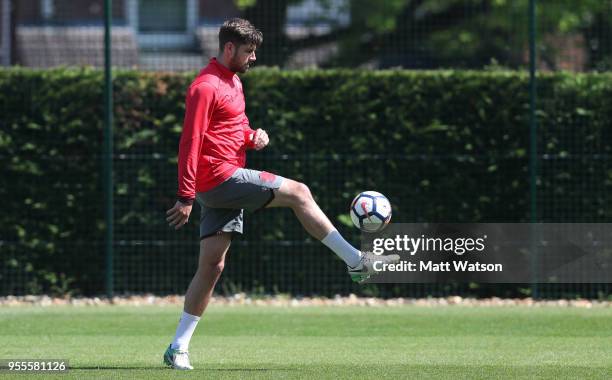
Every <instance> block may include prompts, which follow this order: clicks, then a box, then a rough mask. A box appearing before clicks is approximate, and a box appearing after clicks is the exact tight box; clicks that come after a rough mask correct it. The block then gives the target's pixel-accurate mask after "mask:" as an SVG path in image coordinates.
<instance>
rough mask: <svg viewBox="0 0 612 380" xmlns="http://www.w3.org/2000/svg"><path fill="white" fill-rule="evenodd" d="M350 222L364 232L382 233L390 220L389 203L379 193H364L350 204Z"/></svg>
mask: <svg viewBox="0 0 612 380" xmlns="http://www.w3.org/2000/svg"><path fill="white" fill-rule="evenodd" d="M351 220H352V221H353V224H355V226H356V227H357V228H359V229H360V230H362V231H364V232H379V231H382V230H383V229H384V228H385V227H387V224H388V223H389V221H390V220H391V203H389V200H388V199H387V198H386V197H385V196H384V195H382V194H381V193H379V192H376V191H364V192H363V193H360V194H358V195H357V196H356V197H355V199H353V201H352V202H351Z"/></svg>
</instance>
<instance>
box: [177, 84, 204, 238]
mask: <svg viewBox="0 0 612 380" xmlns="http://www.w3.org/2000/svg"><path fill="white" fill-rule="evenodd" d="M214 96H215V89H214V87H212V86H211V85H209V84H207V83H201V84H199V85H197V86H193V87H190V88H189V91H188V93H187V98H186V101H185V120H184V122H183V131H182V133H181V140H180V143H179V153H178V193H177V197H178V200H177V202H176V203H175V204H174V207H172V208H171V209H170V210H168V211H167V212H166V215H167V218H166V221H168V223H169V224H170V226H172V227H174V228H175V229H179V228H181V227H182V226H183V225H184V224H186V223H187V222H188V221H189V215H190V214H191V208H192V205H193V200H194V199H195V186H196V175H197V171H198V160H199V158H200V149H201V147H202V139H203V137H204V133H205V132H206V130H207V129H208V124H209V122H210V117H211V115H212V110H213V102H214Z"/></svg>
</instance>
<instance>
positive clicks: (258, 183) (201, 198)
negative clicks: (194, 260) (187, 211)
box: [196, 169, 285, 239]
mask: <svg viewBox="0 0 612 380" xmlns="http://www.w3.org/2000/svg"><path fill="white" fill-rule="evenodd" d="M284 180H285V179H284V178H283V177H281V176H278V175H275V174H272V173H268V172H260V171H258V170H251V169H238V170H236V172H234V174H233V175H232V176H231V177H230V178H228V179H227V180H226V181H225V182H223V183H222V184H220V185H218V186H216V187H214V188H212V189H210V190H208V191H206V192H203V193H197V194H196V199H197V201H198V203H199V204H200V207H201V208H202V214H201V216H200V239H204V238H207V237H209V236H212V235H216V234H218V233H221V232H238V233H242V225H243V210H247V211H251V212H253V211H257V210H260V209H262V208H264V207H266V206H267V205H268V203H270V202H271V201H272V199H274V192H273V191H272V190H273V189H278V188H279V187H280V186H281V184H282V183H283V181H284Z"/></svg>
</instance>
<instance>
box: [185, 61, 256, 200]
mask: <svg viewBox="0 0 612 380" xmlns="http://www.w3.org/2000/svg"><path fill="white" fill-rule="evenodd" d="M244 108H245V105H244V93H243V92H242V83H241V82H240V78H238V76H237V75H235V73H234V72H233V71H231V70H229V69H228V68H227V67H225V66H223V65H222V64H220V63H219V62H217V59H216V58H212V59H211V60H210V63H209V64H208V66H206V67H205V68H204V69H202V71H200V73H199V74H198V76H197V77H196V78H195V80H194V81H193V82H192V83H191V85H190V86H189V89H188V90H187V98H186V101H185V121H184V123H183V132H182V134H181V141H180V144H179V154H178V198H179V200H181V201H182V202H184V203H191V202H193V199H194V198H195V193H196V192H203V191H207V190H210V189H212V188H213V187H215V186H217V185H219V184H220V183H222V182H223V181H225V180H226V179H228V178H229V177H231V176H232V174H234V172H235V171H236V169H238V168H243V167H244V165H245V163H246V149H247V148H252V147H253V141H252V134H253V132H254V131H253V130H252V129H251V128H250V127H249V119H248V118H247V116H246V114H245V113H244Z"/></svg>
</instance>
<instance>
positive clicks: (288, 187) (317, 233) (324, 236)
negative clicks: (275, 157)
mask: <svg viewBox="0 0 612 380" xmlns="http://www.w3.org/2000/svg"><path fill="white" fill-rule="evenodd" d="M268 207H289V208H291V209H292V210H293V212H294V213H295V215H296V216H297V218H298V220H299V221H300V223H302V226H304V229H305V230H306V231H307V232H308V233H309V234H310V235H311V236H312V237H314V238H315V239H317V240H320V241H321V242H322V243H323V244H325V245H326V246H327V247H329V248H330V249H331V250H332V251H334V253H336V254H337V255H338V256H340V258H341V259H342V260H344V262H346V264H347V265H348V266H349V267H356V266H357V265H359V263H360V260H361V252H359V250H357V249H355V248H354V247H353V246H352V245H350V244H349V243H348V242H347V241H346V240H344V238H343V237H342V236H341V235H340V234H339V233H338V231H337V230H336V228H334V226H333V224H332V223H331V221H330V220H329V218H328V217H327V216H326V215H325V213H323V211H321V208H320V207H319V205H318V204H317V202H315V200H314V198H313V197H312V194H311V193H310V189H308V186H306V185H305V184H303V183H300V182H297V181H293V180H290V179H285V180H284V181H283V183H282V185H281V187H280V188H279V189H276V190H274V199H273V200H272V202H270V204H269V205H268Z"/></svg>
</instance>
